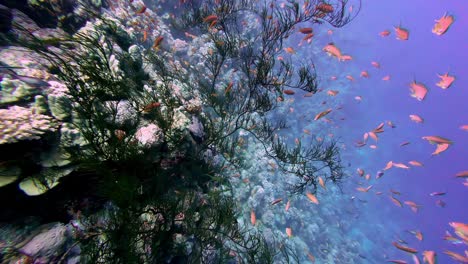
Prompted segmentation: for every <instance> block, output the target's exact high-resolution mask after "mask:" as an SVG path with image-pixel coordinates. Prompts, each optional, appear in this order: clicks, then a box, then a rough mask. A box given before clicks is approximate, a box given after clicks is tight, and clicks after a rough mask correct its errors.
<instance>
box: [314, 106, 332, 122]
mask: <svg viewBox="0 0 468 264" xmlns="http://www.w3.org/2000/svg"><path fill="white" fill-rule="evenodd" d="M331 111H332V109H331V108H329V109H327V110H325V111H323V112H320V113H318V114H317V115H316V116H315V117H314V120H319V119H320V118H322V117H324V116H326V115H328V114H329V113H330V112H331Z"/></svg>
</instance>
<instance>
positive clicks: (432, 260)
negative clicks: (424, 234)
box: [423, 250, 436, 264]
mask: <svg viewBox="0 0 468 264" xmlns="http://www.w3.org/2000/svg"><path fill="white" fill-rule="evenodd" d="M423 261H424V262H427V263H429V264H436V253H435V252H434V251H427V250H426V251H424V252H423Z"/></svg>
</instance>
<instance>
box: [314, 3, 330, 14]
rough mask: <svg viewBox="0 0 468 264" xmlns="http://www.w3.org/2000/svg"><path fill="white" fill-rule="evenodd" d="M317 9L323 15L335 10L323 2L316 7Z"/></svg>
mask: <svg viewBox="0 0 468 264" xmlns="http://www.w3.org/2000/svg"><path fill="white" fill-rule="evenodd" d="M315 9H317V10H319V11H320V12H323V13H332V12H333V10H334V8H333V6H332V5H330V4H327V3H323V2H322V3H320V4H318V5H317V6H315Z"/></svg>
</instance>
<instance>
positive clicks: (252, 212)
mask: <svg viewBox="0 0 468 264" xmlns="http://www.w3.org/2000/svg"><path fill="white" fill-rule="evenodd" d="M250 222H251V223H252V225H255V223H256V222H257V217H256V216H255V212H254V210H253V209H252V210H250Z"/></svg>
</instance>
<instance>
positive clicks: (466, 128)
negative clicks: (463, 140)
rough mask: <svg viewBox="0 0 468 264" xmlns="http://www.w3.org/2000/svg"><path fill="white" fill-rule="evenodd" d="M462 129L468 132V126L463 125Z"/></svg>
mask: <svg viewBox="0 0 468 264" xmlns="http://www.w3.org/2000/svg"><path fill="white" fill-rule="evenodd" d="M460 129H461V130H465V131H468V125H461V126H460Z"/></svg>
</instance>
